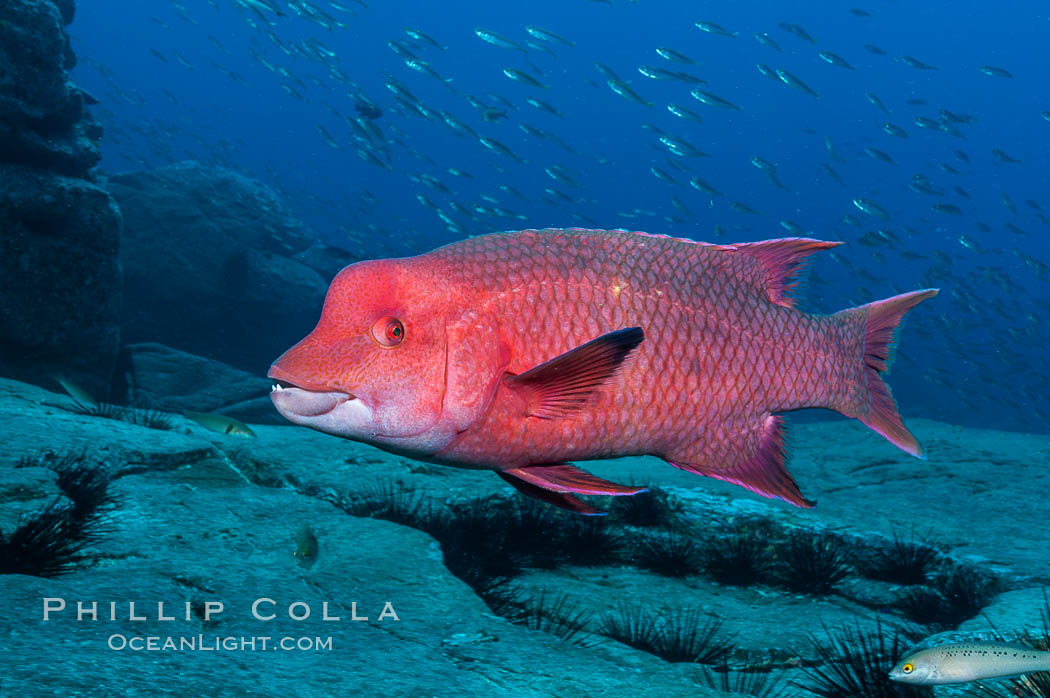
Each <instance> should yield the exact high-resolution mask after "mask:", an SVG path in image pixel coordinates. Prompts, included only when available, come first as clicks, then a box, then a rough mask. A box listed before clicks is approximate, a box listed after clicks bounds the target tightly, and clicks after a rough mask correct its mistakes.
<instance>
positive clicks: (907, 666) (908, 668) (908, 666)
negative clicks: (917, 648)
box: [901, 664, 915, 674]
mask: <svg viewBox="0 0 1050 698" xmlns="http://www.w3.org/2000/svg"><path fill="white" fill-rule="evenodd" d="M914 670H915V666H914V665H913V664H905V665H904V666H902V667H901V671H903V672H904V673H905V674H910V673H911V672H912V671H914Z"/></svg>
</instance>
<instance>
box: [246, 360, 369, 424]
mask: <svg viewBox="0 0 1050 698" xmlns="http://www.w3.org/2000/svg"><path fill="white" fill-rule="evenodd" d="M266 375H267V376H268V377H269V378H276V379H277V380H278V381H279V382H278V383H274V384H273V386H272V387H271V388H270V399H271V400H272V401H273V404H274V407H276V408H277V411H278V412H280V413H281V414H282V415H284V417H285V418H286V419H288V420H289V421H291V422H297V421H298V420H297V418H298V419H310V418H316V417H323V416H325V415H328V414H331V413H332V412H334V411H335V410H336V409H337V408H339V407H341V406H342V405H345V404H347V403H358V404H360V403H361V401H360V400H359V399H358V398H357V396H355V395H354V394H353V393H348V392H344V391H339V390H330V389H328V388H327V387H325V386H321V385H316V384H312V383H310V382H304V381H301V380H300V381H297V380H295V379H294V378H293V377H292V376H291V375H289V374H288V373H287V372H286V371H284V370H282V369H280V368H278V367H277V366H271V367H270V371H269V372H268V373H267V374H266ZM362 406H363V405H362Z"/></svg>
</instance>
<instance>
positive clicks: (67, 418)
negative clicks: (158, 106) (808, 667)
mask: <svg viewBox="0 0 1050 698" xmlns="http://www.w3.org/2000/svg"><path fill="white" fill-rule="evenodd" d="M72 408H73V402H72V400H71V399H69V398H67V397H65V396H64V395H59V394H56V393H51V392H48V391H46V390H44V389H41V388H38V387H35V386H30V385H26V384H22V383H17V382H13V381H6V380H0V425H2V426H0V431H2V434H3V437H4V443H5V445H6V448H4V449H3V450H2V451H0V529H2V530H3V531H5V532H9V531H11V530H12V529H13V528H14V527H15V526H16V525H17V524H18V521H19V519H20V517H22V516H23V515H25V514H27V513H29V512H32V511H34V510H36V509H39V508H40V507H41V506H43V504H44V503H46V502H47V501H48V500H49V499H51V498H53V497H54V496H56V494H57V493H58V490H57V488H56V486H55V476H54V473H53V472H52V471H51V470H49V469H47V468H43V467H17V466H18V463H19V459H20V458H21V457H23V456H26V455H31V454H39V453H41V452H44V451H49V450H50V451H55V452H70V451H78V450H80V449H87V452H88V453H89V454H91V455H92V457H97V458H102V459H105V460H106V461H107V462H108V463H110V465H111V466H112V467H114V468H115V469H116V472H117V475H118V476H117V477H116V479H115V480H114V481H113V485H112V487H113V488H114V490H115V491H116V492H117V493H119V494H120V495H121V496H122V501H121V503H120V504H119V506H118V508H117V509H115V510H114V511H112V512H111V513H110V514H109V530H108V531H107V532H106V533H105V535H104V536H102V537H101V539H100V540H99V542H98V543H97V544H96V545H95V546H94V547H93V548H92V549H91V550H92V552H93V554H94V555H93V559H92V560H91V561H90V562H89V563H88V564H86V565H85V566H84V567H83V568H82V569H78V570H76V571H74V572H72V573H69V574H66V575H64V576H60V577H56V578H50V579H44V578H36V577H28V576H22V575H0V598H2V599H3V600H4V603H3V612H2V613H0V646H2V647H3V655H4V656H3V660H2V662H0V665H2V667H3V669H2V671H0V695H37V694H44V695H47V694H54V695H103V694H115V693H123V694H129V695H152V694H155V693H156V692H157V691H161V692H164V691H173V692H174V691H177V692H178V693H180V694H184V695H198V694H199V695H235V694H237V695H239V694H254V695H327V694H331V693H340V694H346V695H385V696H399V695H406V696H407V695H435V696H445V695H449V696H452V695H512V694H513V695H559V696H595V695H610V696H612V695H656V694H660V695H677V694H683V691H685V690H687V692H688V693H689V694H690V695H722V694H721V693H719V692H717V691H713V690H711V689H708V688H705V687H701V686H699V685H697V684H696V673H697V669H696V667H694V666H690V665H689V664H672V663H668V662H665V661H664V660H662V659H659V658H657V657H654V656H652V655H650V654H647V653H645V652H641V651H637V650H634V649H630V648H628V647H626V646H624V645H621V644H619V643H616V642H613V641H608V640H607V641H604V642H600V643H598V644H594V645H593V646H590V647H578V646H576V645H573V644H570V643H567V642H564V641H562V640H560V639H558V638H557V637H555V636H553V635H551V634H550V633H546V632H542V631H539V630H530V629H528V628H526V627H522V626H520V625H515V624H512V623H510V622H508V621H507V620H505V619H504V618H501V617H499V616H497V615H494V614H493V613H492V611H490V609H489V608H488V607H486V605H485V604H484V603H483V602H482V600H481V599H480V598H479V597H478V596H477V595H476V594H475V593H474V592H473V591H472V590H471V588H470V587H469V586H467V585H466V584H465V583H463V582H462V581H460V580H459V579H457V578H456V577H455V576H453V575H452V574H451V573H449V571H448V570H447V569H446V568H445V566H444V565H443V562H442V551H441V548H440V546H439V544H438V543H437V542H436V541H435V540H434V539H433V538H431V537H430V536H429V535H428V534H426V533H423V532H421V531H417V530H415V529H413V528H410V527H407V526H402V525H398V524H395V523H390V522H387V521H382V520H376V519H371V518H361V517H353V516H349V515H347V514H346V513H344V512H343V511H342V510H340V509H339V508H337V507H335V506H333V504H332V503H331V502H330V501H328V500H331V499H335V498H338V496H340V495H341V494H344V493H348V492H353V491H354V490H355V489H361V488H367V487H369V486H372V485H375V483H377V482H392V481H399V482H402V483H404V484H405V485H406V486H409V487H412V488H415V490H416V491H418V492H419V493H421V494H423V495H425V496H427V497H431V498H433V500H434V501H435V502H439V503H440V502H445V501H450V500H453V499H457V498H467V497H483V496H489V495H503V496H508V497H509V496H517V495H516V494H514V493H513V492H512V491H511V489H510V488H509V487H508V486H507V485H505V484H504V483H503V482H502V481H501V480H500V479H499V478H497V477H496V476H495V475H493V474H491V473H488V472H480V471H468V470H457V469H452V468H444V467H437V466H425V465H422V464H419V463H414V462H411V461H408V460H406V459H403V458H399V457H396V456H391V455H388V454H385V453H383V452H380V451H378V450H375V449H372V448H370V447H367V446H363V445H360V444H355V443H351V442H346V441H342V440H339V439H336V438H332V437H328V436H325V435H322V434H319V433H315V432H311V431H309V430H306V429H301V428H296V427H290V426H289V427H278V426H263V425H259V426H254V427H253V429H254V430H255V432H256V434H257V438H256V439H254V440H250V439H238V438H234V437H230V436H225V435H221V434H216V433H212V432H209V431H206V430H204V429H202V428H200V427H199V426H198V425H196V424H194V423H192V422H190V421H188V420H185V419H183V418H182V417H180V416H173V417H172V419H173V424H174V428H173V429H171V430H168V431H162V430H156V429H149V428H145V427H140V426H136V425H132V424H128V423H125V422H122V421H115V420H108V419H101V418H98V417H88V416H83V415H80V414H76V413H75V412H74V411H73V410H72ZM908 426H909V427H910V428H911V429H912V430H913V432H914V433H915V434H916V435H917V436H918V437H919V439H920V441H922V442H923V444H924V445H925V447H926V449H927V452H928V456H929V457H928V460H926V461H921V460H917V459H914V458H912V457H910V456H908V455H907V454H904V453H902V452H900V451H898V450H896V449H895V448H894V447H892V446H891V445H890V444H888V443H886V442H885V441H884V440H882V439H881V438H880V437H879V436H878V435H876V434H874V433H873V432H871V431H869V430H868V429H866V428H865V427H863V426H862V425H860V424H859V423H856V422H853V421H847V420H838V421H829V422H823V423H808V424H798V425H795V426H792V427H790V432H789V433H790V443H791V452H792V459H791V463H790V469H791V471H792V472H793V474H794V475H795V477H796V479H797V481H798V482H799V484H800V487H801V489H802V491H803V493H804V494H806V495H807V496H808V497H810V498H812V499H816V500H818V506H817V507H816V508H815V509H813V510H798V509H794V508H792V507H790V506H788V505H786V504H784V503H782V502H775V501H770V500H765V499H762V498H759V497H757V496H755V495H753V494H751V493H749V492H747V491H745V490H743V489H742V488H739V487H734V486H730V485H726V484H724V483H719V482H715V481H713V480H710V479H706V478H700V477H697V476H694V475H690V474H688V473H685V472H682V471H678V470H676V469H674V468H672V467H671V466H669V465H666V464H664V463H662V462H660V461H658V460H657V459H653V458H627V459H620V460H616V461H600V462H593V463H590V464H587V467H588V469H590V470H591V471H593V472H595V473H596V474H599V475H601V476H602V477H605V478H608V479H610V480H613V481H617V482H648V483H652V484H655V485H659V486H660V487H663V488H665V489H667V490H668V491H669V492H671V493H672V494H673V495H674V497H676V498H677V499H678V500H679V501H680V502H681V503H682V505H683V508H684V511H683V513H682V517H683V518H684V519H687V520H688V521H689V522H690V523H691V524H692V525H693V526H694V530H696V531H700V532H701V534H702V532H704V531H711V532H715V531H717V530H718V526H719V524H723V523H726V522H729V521H737V522H745V524H746V525H754V526H759V525H763V526H768V527H771V528H773V529H783V528H785V527H786V528H793V527H800V528H801V529H807V530H814V531H816V530H824V529H826V530H830V531H833V532H834V533H836V534H838V535H840V536H842V537H843V539H844V540H845V541H847V544H848V545H850V546H853V547H855V548H857V549H858V550H861V549H864V548H866V547H870V546H873V545H874V546H877V545H882V544H884V543H885V541H886V540H887V539H888V538H889V537H890V536H892V535H893V534H894V533H896V534H897V535H904V536H911V535H914V536H916V537H921V538H922V539H923V540H926V541H929V542H930V543H931V544H933V545H935V546H936V547H937V548H938V549H939V550H941V551H942V552H943V553H944V554H945V555H947V556H949V557H950V558H951V559H952V560H954V561H956V562H957V563H959V564H963V565H966V566H969V567H971V568H973V569H977V570H980V571H981V572H982V573H984V574H987V575H989V576H990V577H991V578H994V579H995V580H996V583H997V584H998V585H999V589H1000V592H1001V593H1000V594H999V595H998V596H996V597H995V598H993V599H992V601H991V602H990V605H988V606H987V607H986V608H985V609H984V613H983V616H979V617H977V618H975V619H973V620H970V621H967V622H966V623H964V624H963V626H962V630H971V631H984V630H987V629H988V627H989V622H991V623H994V624H995V625H996V627H998V628H1000V629H1012V630H1021V629H1023V628H1028V629H1030V630H1031V629H1035V628H1038V627H1039V623H1040V616H1039V612H1040V609H1041V608H1042V598H1043V597H1042V590H1043V587H1044V585H1046V584H1047V581H1048V580H1050V553H1048V543H1050V533H1048V530H1047V525H1046V516H1045V512H1046V502H1047V498H1046V493H1047V492H1048V490H1050V487H1048V485H1050V439H1048V438H1047V436H1046V435H1028V434H1017V433H1006V432H998V431H986V430H980V429H968V428H961V427H957V426H952V425H950V424H941V423H938V422H934V421H929V420H924V419H910V420H908ZM303 524H309V525H310V526H311V527H312V529H313V530H314V531H315V532H316V535H317V539H318V542H319V554H318V556H317V561H316V564H314V565H313V566H312V567H309V568H306V567H303V566H300V565H298V564H297V563H296V561H295V559H294V557H293V552H294V551H295V550H296V544H295V541H294V538H295V533H296V531H297V530H298V529H299V527H301V526H302V525H303ZM627 535H628V536H630V535H644V532H641V531H634V530H627ZM516 583H517V584H519V585H521V586H522V588H526V589H533V590H537V591H538V590H547V591H548V592H552V593H553V592H559V593H560V592H564V593H566V594H568V595H569V597H570V598H571V599H573V600H574V602H575V603H577V604H578V605H579V606H580V607H581V608H584V609H586V610H591V611H595V612H597V613H601V612H603V611H606V610H609V609H612V608H615V607H617V605H618V604H619V603H622V602H630V603H637V604H640V605H642V606H644V607H646V608H649V609H652V612H653V613H660V612H661V610H660V609H666V608H674V607H678V608H686V607H689V608H692V607H696V608H703V609H705V610H707V611H711V612H713V613H716V614H717V615H719V616H721V617H722V618H724V619H725V621H726V625H725V627H726V628H727V629H729V630H731V631H732V632H733V633H735V635H736V637H735V641H736V645H737V650H736V653H735V654H734V660H733V661H737V662H743V661H745V659H747V660H748V661H753V660H754V659H755V658H756V657H764V658H765V659H766V661H768V662H769V663H770V664H771V665H777V666H783V667H788V671H789V674H790V676H789V679H796V680H802V679H803V677H802V674H801V672H802V670H801V669H799V668H797V667H798V666H799V665H800V664H807V663H809V664H812V663H814V662H819V661H820V657H819V656H817V657H814V656H813V654H814V652H813V649H812V646H811V644H810V643H809V641H808V639H809V637H810V636H811V635H812V634H816V633H819V632H820V631H821V628H822V627H830V628H835V627H840V626H842V624H844V623H848V624H858V623H859V626H857V627H870V626H873V625H874V623H875V621H876V619H878V620H880V621H881V622H882V623H886V624H888V625H890V626H898V625H899V626H902V627H903V626H905V625H907V621H905V620H904V619H903V618H902V617H901V616H900V615H898V614H894V613H891V612H890V611H889V609H888V606H889V605H890V603H891V601H889V599H892V598H893V597H894V594H896V593H897V592H898V591H899V589H896V588H894V586H893V585H891V584H888V583H885V582H881V583H875V582H871V581H865V580H864V579H862V578H860V577H851V578H848V579H847V580H845V581H843V582H842V583H841V584H840V585H839V587H838V591H837V592H836V593H835V594H833V595H831V596H828V597H824V598H818V597H814V596H811V595H807V594H797V593H788V592H784V591H783V590H780V589H774V588H771V587H766V586H756V587H749V588H733V587H723V586H720V585H718V584H715V583H714V582H712V581H710V580H709V579H707V578H705V577H704V576H703V575H697V576H690V577H687V578H668V577H660V576H657V575H654V574H651V573H647V572H644V571H642V570H640V569H638V568H636V567H635V566H632V565H630V564H627V563H626V562H623V561H616V562H614V563H613V564H609V565H597V566H582V565H573V564H571V563H570V564H564V565H562V566H560V567H557V568H555V569H553V570H527V571H526V572H525V573H524V574H523V575H521V576H520V577H519V578H518V579H517V580H516ZM45 597H52V598H63V599H66V600H68V602H69V604H70V606H72V605H73V604H74V603H75V601H76V600H98V601H100V606H101V607H102V608H103V615H105V613H106V612H107V611H106V609H108V603H109V602H110V601H116V602H118V608H119V609H121V610H120V611H119V615H121V618H118V619H117V620H113V621H111V620H99V621H95V622H92V621H90V620H81V621H79V622H78V621H76V619H75V617H74V614H73V613H72V612H66V613H61V614H57V617H56V618H53V619H52V620H49V621H47V622H44V621H42V619H41V616H42V608H43V606H42V604H43V599H44V598H45ZM258 598H270V599H273V600H274V601H275V604H274V605H273V606H272V607H273V608H274V609H275V610H276V612H277V618H276V619H274V620H270V621H260V620H256V619H254V618H253V617H252V615H251V612H250V606H251V603H252V601H253V600H255V599H258ZM880 598H883V599H887V600H886V601H885V602H880ZM186 600H194V601H201V600H205V601H206V600H220V601H222V602H223V603H224V604H225V610H224V611H223V613H222V614H220V615H219V616H218V618H217V619H213V620H211V621H209V622H207V623H205V622H203V621H201V619H200V618H196V617H194V618H193V619H192V620H189V621H187V620H184V619H182V618H181V615H180V613H181V610H175V612H174V614H175V615H176V616H177V618H176V620H174V621H158V620H157V619H156V602H157V601H165V602H167V604H168V608H169V609H172V608H175V609H181V604H182V603H184V602H185V601H186ZM129 601H137V602H139V606H138V608H139V609H140V612H141V609H143V608H145V609H146V611H145V613H146V615H147V616H148V618H149V619H148V620H145V621H131V620H129V619H128V618H127V602H129ZM294 601H303V602H305V603H308V604H310V606H311V611H312V615H311V617H310V618H309V619H307V620H304V621H293V620H290V619H288V618H287V616H286V615H285V612H286V610H287V606H288V605H289V604H290V603H292V602H294ZM324 601H327V602H329V612H330V614H332V615H339V616H340V617H341V618H342V620H341V621H323V620H321V619H320V618H319V616H320V615H321V612H322V609H321V604H322V602H324ZM386 601H390V602H391V603H392V605H393V607H394V608H395V610H396V612H397V614H398V616H399V619H400V620H398V621H393V620H383V621H380V620H378V619H377V615H378V613H379V612H380V610H381V609H382V607H383V603H384V602H386ZM352 602H357V609H358V611H357V612H358V614H359V615H363V616H368V617H369V620H368V621H350V620H349V617H350V615H351V603H352ZM169 612H170V611H169ZM198 634H202V635H205V636H208V637H210V636H215V635H221V636H233V637H251V636H270V637H280V636H286V635H287V636H292V637H301V636H309V637H319V636H320V637H331V638H332V642H333V648H332V649H331V650H325V651H314V652H305V651H302V652H284V651H277V650H271V651H265V652H264V651H241V650H236V651H226V650H219V651H212V652H202V651H197V652H189V651H132V650H128V649H124V650H113V649H110V648H109V647H108V646H107V644H108V643H109V641H110V638H111V637H112V636H114V635H123V636H125V637H132V636H150V635H155V636H162V637H164V636H195V635H198ZM795 692H797V694H798V695H804V693H803V692H802V691H801V689H795ZM942 694H944V695H947V693H942Z"/></svg>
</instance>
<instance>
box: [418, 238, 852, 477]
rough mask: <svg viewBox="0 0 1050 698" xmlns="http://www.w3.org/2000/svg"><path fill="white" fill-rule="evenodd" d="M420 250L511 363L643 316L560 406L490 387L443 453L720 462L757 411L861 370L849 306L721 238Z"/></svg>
mask: <svg viewBox="0 0 1050 698" xmlns="http://www.w3.org/2000/svg"><path fill="white" fill-rule="evenodd" d="M428 257H429V258H430V260H429V261H428V263H429V264H432V263H434V262H437V263H438V265H439V267H440V268H443V269H444V270H445V272H444V273H445V274H447V275H448V276H449V277H450V278H451V279H455V280H456V281H458V283H460V284H462V287H463V288H464V289H468V290H466V291H465V293H469V294H471V295H472V296H473V298H472V299H471V302H470V303H469V305H471V306H472V307H473V308H476V309H479V312H480V314H481V315H483V316H485V317H487V318H489V321H490V322H492V323H493V324H494V325H495V327H494V330H495V331H498V332H499V335H500V338H501V339H502V341H504V342H505V343H506V345H507V346H508V347H510V348H511V359H510V365H509V367H508V370H509V371H510V372H511V373H522V372H524V371H527V370H528V369H530V368H532V367H534V366H537V365H539V364H541V363H543V362H545V361H547V360H549V359H552V358H554V357H556V356H559V355H560V354H563V353H565V352H568V351H570V350H571V349H573V348H575V347H577V346H580V345H581V344H584V343H585V342H587V341H589V340H592V339H594V338H596V337H598V336H601V335H603V334H606V333H608V332H611V331H614V330H618V329H622V328H624V327H633V326H637V327H641V328H642V329H643V330H644V331H645V341H643V342H642V344H641V345H640V346H639V347H638V348H637V349H636V350H635V351H634V353H633V354H632V355H631V356H630V357H628V359H627V360H626V361H625V362H624V365H623V366H622V368H621V370H620V371H619V372H618V373H617V374H616V375H615V376H614V377H613V378H612V380H611V381H610V382H609V383H608V384H606V385H605V386H604V387H603V388H602V389H601V390H600V391H598V393H597V394H596V395H595V396H594V397H593V398H592V400H591V401H590V402H589V403H588V404H587V406H586V407H585V408H583V409H581V410H579V411H578V413H577V414H576V415H574V416H573V417H572V418H568V419H522V414H521V404H520V402H516V401H515V400H514V399H513V396H512V395H509V394H508V393H509V389H508V388H506V387H505V386H504V387H501V388H500V392H498V393H497V396H496V399H495V401H494V404H493V407H492V409H491V410H490V411H489V413H488V415H487V416H486V417H485V421H484V423H483V424H479V425H476V427H475V428H473V429H471V430H470V431H468V432H465V433H464V435H463V436H462V438H461V439H460V440H459V441H458V442H457V443H456V444H454V446H453V447H452V448H451V449H450V451H449V453H448V454H447V455H449V456H451V457H454V458H467V459H470V460H474V461H475V462H477V463H478V464H479V465H484V464H485V463H486V462H487V463H488V464H490V465H491V464H494V463H495V464H499V465H500V467H520V466H523V465H530V464H537V463H558V462H565V461H569V460H573V459H592V458H601V457H612V456H621V455H638V454H651V455H657V456H661V457H665V458H668V459H669V460H675V461H676V462H686V463H691V464H695V465H702V466H703V467H704V468H707V469H712V470H719V469H727V468H731V467H732V466H733V465H735V464H736V463H738V462H741V461H742V460H745V459H748V458H751V457H754V455H755V454H756V453H758V451H759V449H760V448H761V446H762V444H761V443H760V437H761V434H762V426H763V423H764V421H765V418H766V416H768V414H769V412H771V411H777V410H785V409H793V408H798V407H805V406H828V407H831V406H834V405H836V404H838V403H839V402H842V401H844V400H848V399H850V395H851V393H850V390H851V389H852V390H854V391H856V389H857V385H858V384H859V380H860V372H861V361H860V351H861V348H862V347H861V342H862V336H863V334H862V325H861V324H857V323H862V322H863V317H860V318H848V319H847V321H844V320H843V319H842V318H840V316H817V315H809V314H806V313H803V312H801V311H799V310H796V309H794V308H792V307H788V306H787V305H780V304H776V303H774V302H773V301H772V300H771V299H770V294H769V292H768V287H769V279H768V274H767V272H766V269H765V268H764V267H763V266H762V263H761V261H760V260H759V259H758V258H757V257H756V256H755V255H753V254H750V253H748V252H746V251H743V250H742V249H739V248H735V247H734V246H723V245H708V244H705V243H697V242H693V241H687V240H682V239H676V238H668V237H662V236H655V235H649V234H645V233H632V232H626V231H592V230H577V229H569V230H560V229H559V230H543V231H521V232H517V233H504V234H497V235H488V236H484V237H480V238H474V239H470V240H466V241H462V242H457V243H454V244H452V245H450V246H447V247H444V248H441V249H439V250H435V251H434V252H432V253H429V254H428V255H423V258H428ZM851 325H853V326H851ZM851 386H852V388H851Z"/></svg>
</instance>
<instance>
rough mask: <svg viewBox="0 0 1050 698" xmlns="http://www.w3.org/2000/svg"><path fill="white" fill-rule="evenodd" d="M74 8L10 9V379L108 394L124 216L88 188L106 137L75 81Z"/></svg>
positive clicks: (4, 205)
mask: <svg viewBox="0 0 1050 698" xmlns="http://www.w3.org/2000/svg"><path fill="white" fill-rule="evenodd" d="M72 16H73V3H72V2H71V0H65V1H63V2H60V3H59V6H56V4H55V3H52V2H49V1H47V0H4V2H2V3H0V230H2V231H3V235H2V238H0V276H2V277H3V279H4V283H3V284H0V373H3V374H6V375H14V376H19V377H22V378H25V379H27V380H33V381H36V382H43V381H46V380H47V374H48V373H49V372H52V371H56V370H57V371H60V372H62V373H64V374H67V375H69V376H71V377H74V378H75V379H76V380H78V381H79V382H81V383H83V384H84V385H85V387H87V388H89V389H92V390H93V391H94V392H96V393H98V394H102V393H104V391H105V387H106V386H108V384H109V379H110V377H111V374H112V371H113V366H114V361H115V359H116V356H117V351H118V348H119V327H118V324H117V321H118V316H119V303H120V286H121V280H120V266H119V260H118V248H119V241H120V226H121V219H120V213H119V211H118V210H117V208H116V206H115V205H114V202H113V200H112V199H111V198H110V197H109V195H108V194H106V192H105V191H103V190H102V189H100V188H98V187H97V186H96V185H95V184H93V183H92V182H91V181H89V179H88V178H89V171H90V170H91V168H92V167H94V166H95V164H96V163H97V162H98V160H99V152H98V141H99V139H100V138H101V136H102V129H101V127H100V126H99V124H98V122H97V121H95V120H94V119H93V118H92V117H91V116H90V115H89V114H88V113H87V112H86V111H85V109H84V104H85V94H84V93H83V92H82V91H81V90H79V89H78V88H77V87H76V86H75V85H74V84H73V83H72V82H70V81H69V78H68V76H67V74H66V70H68V69H69V68H70V67H72V65H73V63H74V59H73V54H72V51H71V50H70V48H69V36H68V35H67V34H66V31H65V29H64V27H63V25H64V23H66V22H68V21H70V20H71V19H72Z"/></svg>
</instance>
